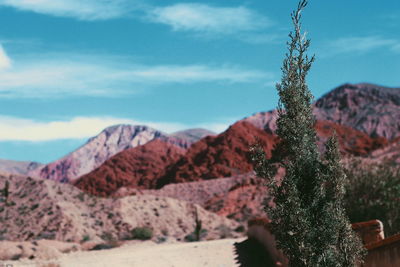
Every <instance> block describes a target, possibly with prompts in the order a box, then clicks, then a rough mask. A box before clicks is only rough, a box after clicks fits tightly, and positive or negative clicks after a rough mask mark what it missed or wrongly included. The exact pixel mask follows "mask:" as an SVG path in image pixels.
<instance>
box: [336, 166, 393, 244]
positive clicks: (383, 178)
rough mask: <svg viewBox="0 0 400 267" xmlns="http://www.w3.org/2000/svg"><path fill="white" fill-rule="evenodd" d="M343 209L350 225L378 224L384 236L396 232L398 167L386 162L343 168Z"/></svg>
mask: <svg viewBox="0 0 400 267" xmlns="http://www.w3.org/2000/svg"><path fill="white" fill-rule="evenodd" d="M346 173H347V176H348V178H349V179H348V183H347V184H346V194H345V199H344V203H345V208H346V212H347V214H348V216H349V218H350V220H351V222H353V223H354V222H362V221H368V220H373V219H378V220H380V221H382V223H383V225H384V231H385V234H386V235H387V236H390V235H393V234H396V233H398V232H400V209H399V203H400V168H399V167H398V166H395V165H394V164H392V163H390V162H383V163H381V164H378V163H374V164H368V165H363V164H362V163H361V161H357V160H355V161H353V162H352V163H351V164H349V166H348V167H347V168H346Z"/></svg>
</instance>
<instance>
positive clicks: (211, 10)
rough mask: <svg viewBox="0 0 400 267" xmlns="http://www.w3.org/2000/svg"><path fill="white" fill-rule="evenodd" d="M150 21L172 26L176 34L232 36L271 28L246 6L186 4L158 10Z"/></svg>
mask: <svg viewBox="0 0 400 267" xmlns="http://www.w3.org/2000/svg"><path fill="white" fill-rule="evenodd" d="M148 19H149V20H150V21H152V22H155V23H162V24H166V25H169V26H170V27H172V29H173V30H175V31H193V32H197V33H212V34H232V33H241V32H252V31H257V30H259V29H262V28H265V27H267V26H270V25H271V21H270V20H269V19H268V18H266V17H264V16H261V15H260V14H258V13H256V12H254V11H252V10H250V9H248V8H246V7H213V6H209V5H206V4H194V3H182V4H175V5H171V6H166V7H158V8H154V9H153V10H151V11H150V13H149V16H148Z"/></svg>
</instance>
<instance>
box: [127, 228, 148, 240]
mask: <svg viewBox="0 0 400 267" xmlns="http://www.w3.org/2000/svg"><path fill="white" fill-rule="evenodd" d="M131 235H132V239H139V240H149V239H151V238H152V237H153V230H152V229H151V228H149V227H135V228H133V229H132V231H131Z"/></svg>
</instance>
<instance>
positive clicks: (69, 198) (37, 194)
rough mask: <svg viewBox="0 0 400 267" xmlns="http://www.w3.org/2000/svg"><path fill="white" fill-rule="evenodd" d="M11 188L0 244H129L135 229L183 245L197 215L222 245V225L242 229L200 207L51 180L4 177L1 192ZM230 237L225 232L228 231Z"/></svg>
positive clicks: (0, 214)
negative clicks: (101, 194)
mask: <svg viewBox="0 0 400 267" xmlns="http://www.w3.org/2000/svg"><path fill="white" fill-rule="evenodd" d="M5 181H8V182H9V192H10V193H9V196H8V201H7V203H8V204H7V205H3V204H4V200H3V198H4V196H1V193H0V199H2V200H3V201H2V202H3V203H0V204H2V205H0V221H1V222H2V223H1V226H0V240H9V241H34V240H39V239H54V240H59V241H67V242H81V241H82V240H84V239H86V238H88V239H90V241H94V242H106V241H110V240H113V239H117V240H124V239H127V238H130V237H131V236H132V234H131V231H132V229H134V228H136V227H148V228H151V229H152V230H153V240H154V241H157V240H159V239H161V238H162V239H164V240H165V239H166V238H168V239H173V240H183V239H184V237H185V236H187V235H188V234H190V233H192V232H193V229H194V226H195V214H196V212H197V213H198V217H199V220H201V221H202V228H203V229H206V230H207V232H206V233H205V235H206V236H205V237H204V239H219V238H221V236H222V235H223V234H224V232H223V230H224V229H222V228H221V225H222V226H223V227H225V230H227V231H229V232H230V233H231V234H232V235H234V236H236V237H237V236H238V234H237V233H235V232H234V229H236V228H237V227H238V226H239V224H238V223H237V222H235V221H232V220H230V219H227V218H224V217H222V216H219V215H217V214H215V213H211V212H208V211H206V210H204V209H203V208H202V207H200V206H199V205H197V204H193V203H188V202H185V201H180V200H177V199H172V198H168V197H161V196H152V195H141V196H127V197H122V198H108V199H107V198H97V197H93V196H90V195H87V194H85V193H84V192H82V191H81V190H79V189H78V188H76V187H74V186H72V185H70V184H63V183H58V182H56V181H52V180H43V179H33V178H31V177H26V176H18V175H8V176H4V175H1V174H0V188H4V184H5ZM225 235H226V231H225Z"/></svg>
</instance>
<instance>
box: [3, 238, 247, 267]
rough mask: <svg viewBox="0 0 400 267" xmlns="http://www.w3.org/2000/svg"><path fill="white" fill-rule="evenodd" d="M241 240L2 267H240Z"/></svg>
mask: <svg viewBox="0 0 400 267" xmlns="http://www.w3.org/2000/svg"><path fill="white" fill-rule="evenodd" d="M244 240H245V238H236V239H221V240H215V241H201V242H191V243H164V244H156V243H154V242H152V241H145V242H138V241H133V242H132V243H128V244H125V245H123V246H121V247H118V248H114V249H110V250H101V251H77V252H71V253H69V254H63V255H62V256H61V257H60V258H59V259H57V260H50V261H43V260H42V261H29V260H20V261H13V262H3V264H6V263H9V264H12V265H10V267H11V266H12V267H28V266H29V267H33V266H35V267H72V266H73V267H108V266H113V267H117V266H118V267H136V266H137V267H143V266H154V267H155V266H162V267H164V266H165V267H188V266H191V267H200V266H212V267H233V266H240V265H239V264H238V263H237V262H236V260H235V258H236V257H237V256H236V252H235V245H234V244H235V243H240V242H243V241H244ZM6 266H7V265H6Z"/></svg>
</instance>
